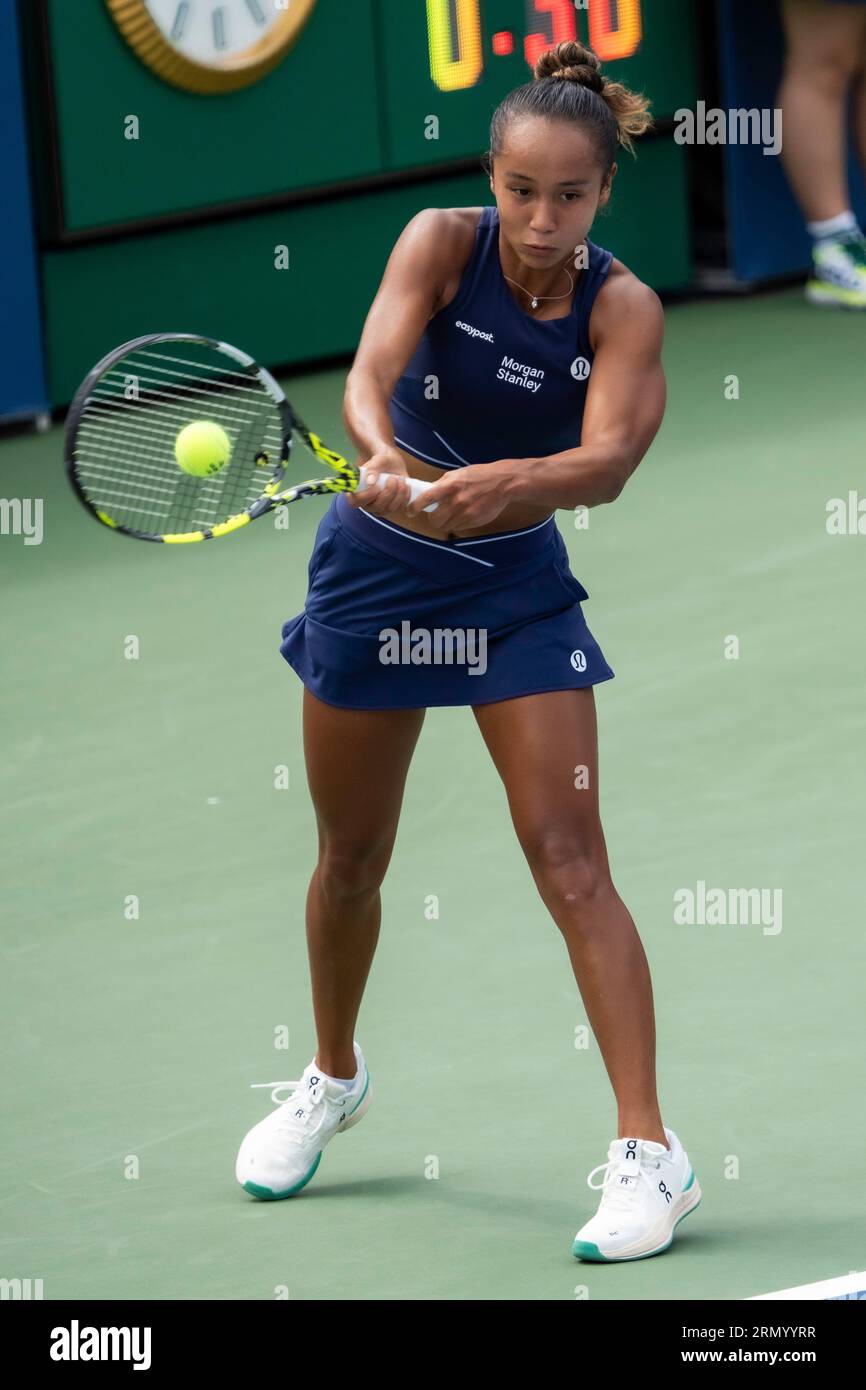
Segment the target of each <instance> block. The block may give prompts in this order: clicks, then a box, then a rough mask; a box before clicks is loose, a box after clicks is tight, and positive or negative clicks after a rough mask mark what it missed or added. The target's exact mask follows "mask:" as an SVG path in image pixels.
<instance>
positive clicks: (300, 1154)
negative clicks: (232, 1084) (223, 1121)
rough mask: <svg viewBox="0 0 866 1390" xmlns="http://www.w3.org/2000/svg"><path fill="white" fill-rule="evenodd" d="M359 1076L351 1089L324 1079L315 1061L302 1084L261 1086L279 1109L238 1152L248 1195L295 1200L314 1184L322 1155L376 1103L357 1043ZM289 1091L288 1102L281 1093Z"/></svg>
mask: <svg viewBox="0 0 866 1390" xmlns="http://www.w3.org/2000/svg"><path fill="white" fill-rule="evenodd" d="M353 1047H354V1050H355V1060H356V1062H357V1072H356V1074H355V1081H354V1084H353V1085H352V1086H340V1085H338V1084H337V1083H336V1082H335V1081H333V1080H332V1079H330V1078H328V1077H326V1076H323V1075H322V1073H321V1071H320V1070H319V1068H318V1067H317V1066H316V1059H315V1056H314V1057H313V1060H312V1062H310V1064H309V1066H308V1067H306V1068H305V1069H304V1074H303V1076H302V1077H301V1079H300V1080H299V1081H262V1082H256V1083H255V1086H270V1087H271V1099H272V1100H273V1101H274V1103H275V1104H276V1105H277V1106H278V1107H279V1108H278V1109H277V1110H272V1111H271V1113H270V1115H267V1116H266V1117H265V1119H263V1120H260V1121H259V1123H258V1124H257V1125H254V1126H253V1128H252V1129H251V1130H250V1131H249V1133H248V1134H247V1135H246V1137H245V1139H244V1141H243V1143H242V1144H241V1146H240V1149H239V1151H238V1156H237V1161H236V1163H235V1177H236V1178H237V1180H238V1182H239V1183H240V1185H241V1187H242V1188H243V1189H244V1191H245V1192H250V1193H252V1195H253V1196H254V1197H261V1198H262V1200H264V1201H276V1200H278V1199H279V1198H281V1197H291V1196H292V1195H293V1194H294V1193H295V1192H299V1191H300V1189H301V1188H302V1187H305V1186H306V1184H307V1183H308V1182H309V1181H310V1178H311V1177H312V1176H313V1174H314V1173H315V1171H316V1169H317V1168H318V1166H319V1161H320V1159H321V1157H322V1150H323V1149H324V1147H325V1145H326V1144H327V1143H328V1141H329V1140H330V1139H333V1137H334V1135H335V1134H339V1133H341V1132H342V1131H343V1130H346V1129H351V1128H352V1125H356V1124H357V1123H358V1121H359V1120H360V1119H361V1118H362V1116H363V1115H364V1113H365V1111H366V1110H367V1107H368V1106H369V1104H370V1101H371V1100H372V1098H373V1097H372V1093H371V1091H370V1073H369V1071H368V1070H367V1063H366V1062H365V1061H364V1054H363V1053H362V1051H361V1049H360V1047H359V1046H358V1044H357V1043H353ZM286 1089H288V1090H289V1092H290V1094H289V1095H288V1096H287V1097H286V1099H285V1100H282V1101H280V1100H278V1099H277V1092H278V1091H282V1090H286Z"/></svg>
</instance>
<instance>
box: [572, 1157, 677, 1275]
mask: <svg viewBox="0 0 866 1390" xmlns="http://www.w3.org/2000/svg"><path fill="white" fill-rule="evenodd" d="M692 1176H693V1177H694V1174H693V1175H692ZM686 1192H689V1193H690V1200H689V1204H688V1206H687V1207H686V1208H685V1210H684V1211H681V1212H680V1214H679V1216H678V1217H677V1219H676V1221H675V1222H674V1224H673V1226H672V1227H671V1233H670V1235H669V1236H668V1238H667V1240H666V1241H665V1243H664V1245H657V1246H656V1248H655V1249H654V1250H640V1251H638V1253H637V1254H636V1255H603V1254H602V1253H601V1251H600V1250H599V1248H598V1246H597V1245H596V1244H594V1242H593V1241H591V1240H575V1242H574V1244H573V1245H572V1247H571V1253H572V1255H574V1257H575V1259H578V1260H591V1261H592V1262H593V1264H606V1265H612V1264H627V1263H628V1261H629V1260H647V1259H649V1258H650V1256H651V1255H662V1254H664V1252H665V1250H669V1249H670V1247H671V1245H672V1243H673V1239H674V1235H675V1233H676V1229H677V1226H678V1225H679V1224H680V1222H681V1221H683V1220H685V1218H686V1217H687V1216H688V1215H689V1214H690V1212H693V1211H696V1210H697V1208H698V1207H699V1206H700V1205H701V1199H702V1197H703V1193H702V1192H701V1188H700V1184H699V1183H698V1180H697V1178H696V1177H695V1178H694V1183H693V1184H689V1187H688V1188H685V1189H684V1190H683V1194H682V1195H683V1196H685V1195H686ZM693 1198H696V1199H697V1200H692V1199H693Z"/></svg>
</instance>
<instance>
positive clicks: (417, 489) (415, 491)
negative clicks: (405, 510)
mask: <svg viewBox="0 0 866 1390" xmlns="http://www.w3.org/2000/svg"><path fill="white" fill-rule="evenodd" d="M366 467H367V465H366V464H362V465H361V482H360V486H361V487H364V486H365V485H366V481H367V480H366V474H365V469H366ZM390 477H393V474H391V473H380V474H379V479H380V483H381V480H382V479H383V478H390ZM406 482H407V483H408V484H409V491H410V492H411V494H412V501H413V502H414V501H415V498H416V497H420V496H421V495H422V494H423V493H425V492H426V491H427V489H428V488H431V487H432V486H433V484H432V483H428V482H425V480H424V479H423V478H407V479H406ZM438 506H439V503H438V502H431V503H430V506H429V507H424V508H423V509H422V510H423V511H425V512H435V510H436V508H437V507H438Z"/></svg>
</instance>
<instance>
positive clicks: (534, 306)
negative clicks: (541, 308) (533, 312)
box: [532, 299, 538, 309]
mask: <svg viewBox="0 0 866 1390" xmlns="http://www.w3.org/2000/svg"><path fill="white" fill-rule="evenodd" d="M532 307H533V309H537V308H538V300H537V299H533V301H532Z"/></svg>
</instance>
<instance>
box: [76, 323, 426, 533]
mask: <svg viewBox="0 0 866 1390" xmlns="http://www.w3.org/2000/svg"><path fill="white" fill-rule="evenodd" d="M201 421H206V422H207V423H208V424H209V425H214V424H215V425H217V426H219V428H220V429H221V430H223V431H224V432H225V434H226V435H227V436H228V440H229V444H230V446H231V452H230V454H229V457H228V461H227V462H226V463H224V464H223V465H222V466H221V467H219V466H218V471H216V472H213V473H211V474H210V475H209V476H207V477H198V476H192V475H190V474H189V473H188V472H184V471H183V469H182V468H181V467H180V465H179V463H178V461H177V459H176V457H175V441H176V439H177V436H178V434H179V433H180V431H181V430H183V429H184V428H185V427H186V426H187V425H189V424H193V423H197V422H201ZM295 433H297V434H298V435H299V436H300V438H301V439H302V440H303V442H304V444H305V445H306V446H307V448H308V449H309V450H310V452H311V453H313V454H314V455H315V457H316V458H317V459H320V460H321V462H322V463H324V464H327V466H328V468H329V469H330V470H331V473H330V474H329V475H328V476H326V477H323V478H308V479H306V480H305V481H304V482H299V483H295V484H294V485H293V486H291V487H287V488H284V489H282V490H281V484H282V482H283V479H284V476H285V472H286V469H287V468H288V465H289V459H290V457H291V452H292V443H293V434H295ZM65 457H66V469H67V473H68V476H69V481H70V482H71V484H72V487H73V490H74V492H75V494H76V496H77V497H78V499H79V500H80V501H81V502H82V503H83V504H84V506H85V507H86V508H87V510H88V511H89V512H90V513H91V515H92V516H95V517H96V519H97V520H98V521H100V522H102V524H103V525H104V526H108V527H110V528H111V530H112V531H118V532H119V533H120V534H121V535H124V536H132V537H134V538H135V539H136V540H141V541H165V542H170V543H172V544H183V543H187V542H190V541H209V540H213V539H214V537H216V536H228V535H231V533H232V532H233V531H237V530H239V529H240V527H241V526H246V524H247V522H249V521H255V520H256V519H257V518H258V517H260V516H264V515H265V514H266V513H267V512H270V511H273V510H274V508H275V507H284V506H286V504H287V503H289V502H297V501H299V500H300V498H302V497H319V496H324V495H331V494H333V493H335V492H354V491H355V490H356V489H357V488H359V487H360V486H362V485H363V483H364V468H363V467H362V468H360V469H358V468H356V467H355V465H354V464H352V463H349V462H348V460H347V459H344V458H343V456H342V454H338V453H336V452H335V451H334V450H333V449H328V448H327V447H326V446H325V445H324V444H323V443H322V441H321V439H320V438H319V436H318V435H317V434H314V433H313V432H312V430H310V429H308V428H307V426H306V425H305V424H304V422H303V421H302V420H301V418H300V416H299V415H298V413H297V411H296V410H295V409H294V407H293V406H292V405H291V403H290V402H289V401H288V400H287V398H286V396H285V394H284V392H283V390H282V389H281V387H280V386H279V385H278V384H277V382H276V381H275V380H274V378H273V377H272V376H271V374H270V372H268V371H266V370H265V368H264V367H260V366H259V365H258V363H257V362H254V361H253V359H252V357H250V356H249V355H248V354H247V353H245V352H241V351H240V350H239V349H238V348H235V347H231V346H230V345H229V344H228V343H222V342H219V341H218V340H217V339H215V338H202V337H199V336H198V335H197V334H194V333H149V334H147V335H146V336H145V337H142V338H133V339H132V340H131V341H130V342H128V343H123V344H121V346H120V347H117V348H115V349H114V350H113V351H112V352H109V353H108V354H107V356H105V357H103V358H102V361H101V362H97V364H96V366H95V367H94V368H93V369H92V371H90V372H89V373H88V375H87V376H86V377H85V379H84V381H83V382H82V383H81V385H80V386H79V388H78V390H77V391H76V393H75V397H74V398H73V401H72V404H71V405H70V407H69V413H68V415H67V417H66V439H65ZM380 476H381V477H383V478H384V477H385V476H386V475H384V474H382V475H380ZM407 481H408V482H409V486H410V488H411V492H412V499H413V501H414V499H415V498H416V497H420V496H421V494H422V493H424V492H426V490H427V489H428V488H429V487H432V486H433V484H432V483H429V482H424V481H423V480H421V479H419V478H409V479H408V480H407ZM437 505H438V503H436V502H432V503H431V504H430V506H429V507H425V508H424V510H425V511H434V510H435V509H436V507H437Z"/></svg>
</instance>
